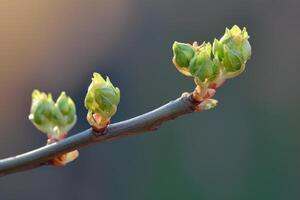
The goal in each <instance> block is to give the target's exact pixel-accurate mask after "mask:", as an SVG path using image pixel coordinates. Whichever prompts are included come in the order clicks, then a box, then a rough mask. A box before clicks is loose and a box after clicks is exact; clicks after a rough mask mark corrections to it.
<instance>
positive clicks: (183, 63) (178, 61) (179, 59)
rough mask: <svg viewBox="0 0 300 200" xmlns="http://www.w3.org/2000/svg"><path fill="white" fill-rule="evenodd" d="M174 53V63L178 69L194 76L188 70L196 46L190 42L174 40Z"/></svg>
mask: <svg viewBox="0 0 300 200" xmlns="http://www.w3.org/2000/svg"><path fill="white" fill-rule="evenodd" d="M173 54H174V57H173V63H174V65H175V67H176V68H177V69H178V71H180V72H181V73H182V74H184V75H186V76H192V74H191V73H190V72H189V70H188V67H189V65H190V61H191V59H192V58H193V57H194V55H195V49H194V47H193V46H192V45H190V44H185V43H180V42H174V44H173Z"/></svg>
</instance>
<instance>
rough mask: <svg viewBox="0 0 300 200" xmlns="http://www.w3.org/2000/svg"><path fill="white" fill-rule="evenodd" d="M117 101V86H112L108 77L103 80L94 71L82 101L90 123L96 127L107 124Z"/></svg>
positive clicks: (115, 108)
mask: <svg viewBox="0 0 300 200" xmlns="http://www.w3.org/2000/svg"><path fill="white" fill-rule="evenodd" d="M119 102H120V90H119V88H117V87H114V86H113V85H112V83H111V82H110V80H109V78H108V77H107V78H106V80H104V79H103V78H102V76H101V75H100V74H99V73H94V74H93V78H92V83H91V84H90V86H89V88H88V92H87V94H86V97H85V102H84V105H85V107H86V109H87V110H88V115H87V120H88V122H89V123H90V125H91V126H93V127H94V128H96V129H101V128H103V127H105V126H107V124H108V123H109V121H110V118H111V117H112V116H113V115H114V114H115V113H116V111H117V106H118V104H119Z"/></svg>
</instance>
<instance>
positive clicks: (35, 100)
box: [29, 90, 77, 139]
mask: <svg viewBox="0 0 300 200" xmlns="http://www.w3.org/2000/svg"><path fill="white" fill-rule="evenodd" d="M29 119H30V120H31V121H32V123H33V124H34V126H35V127H36V128H37V129H39V130H40V131H42V132H43V133H46V134H48V136H49V138H57V139H58V138H61V137H63V136H64V135H65V134H67V132H68V131H69V130H70V129H71V128H72V127H73V126H74V124H75V123H76V119H77V117H76V109H75V104H74V102H73V101H72V99H71V98H70V97H67V96H66V94H65V93H64V92H62V93H61V95H60V97H59V98H58V99H57V101H56V103H54V101H53V99H52V95H51V94H48V95H47V94H46V93H44V92H39V91H38V90H34V91H33V93H32V104H31V110H30V115H29Z"/></svg>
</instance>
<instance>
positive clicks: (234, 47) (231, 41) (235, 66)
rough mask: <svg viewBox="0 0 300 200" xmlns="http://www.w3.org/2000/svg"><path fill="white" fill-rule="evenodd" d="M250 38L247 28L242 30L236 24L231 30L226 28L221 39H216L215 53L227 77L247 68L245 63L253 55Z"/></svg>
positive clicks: (236, 74)
mask: <svg viewBox="0 0 300 200" xmlns="http://www.w3.org/2000/svg"><path fill="white" fill-rule="evenodd" d="M248 39H249V35H248V33H247V30H246V28H243V30H241V29H240V28H239V27H238V26H236V25H235V26H233V27H232V28H231V29H230V30H229V29H228V28H226V30H225V34H224V35H223V37H222V38H221V39H220V41H218V40H217V39H215V40H214V43H213V54H214V56H215V58H216V59H217V60H218V62H220V64H222V66H223V67H224V76H225V78H233V77H235V76H238V75H239V74H241V73H242V72H243V71H244V70H245V64H246V62H247V61H248V60H249V59H250V56H251V46H250V43H249V41H248Z"/></svg>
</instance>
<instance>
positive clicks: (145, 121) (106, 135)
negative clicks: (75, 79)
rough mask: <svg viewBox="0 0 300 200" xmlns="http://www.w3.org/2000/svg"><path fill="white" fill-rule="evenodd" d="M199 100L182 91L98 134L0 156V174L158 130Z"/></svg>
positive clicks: (39, 164)
mask: <svg viewBox="0 0 300 200" xmlns="http://www.w3.org/2000/svg"><path fill="white" fill-rule="evenodd" d="M199 103H200V102H197V101H195V100H194V98H193V97H192V95H191V94H188V95H183V96H182V97H180V98H178V99H176V100H174V101H171V102H169V103H168V104H166V105H164V106H161V107H159V108H157V109H155V110H153V111H150V112H148V113H145V114H143V115H140V116H137V117H134V118H132V119H128V120H125V121H121V122H118V123H114V124H110V125H109V126H108V127H107V128H106V129H105V130H104V131H103V132H102V133H101V134H99V133H96V132H94V131H93V130H92V129H88V130H85V131H83V132H80V133H78V134H75V135H73V136H71V137H68V138H66V139H64V140H62V141H59V142H56V143H53V144H50V145H47V146H44V147H41V148H38V149H35V150H32V151H29V152H27V153H24V154H20V155H17V156H13V157H9V158H6V159H2V160H0V176H5V175H8V174H12V173H16V172H21V171H25V170H29V169H33V168H37V167H40V166H43V165H47V163H48V161H49V160H51V159H53V158H55V157H57V156H59V155H62V154H64V153H67V152H70V151H73V150H76V149H80V148H82V147H85V146H88V145H91V144H95V143H101V142H104V141H109V140H114V139H118V138H121V137H126V136H130V135H134V134H140V133H144V132H148V131H154V130H157V129H158V128H159V126H160V125H161V124H162V123H164V122H165V121H168V120H172V119H175V118H176V117H178V116H181V115H184V114H188V113H192V112H194V111H195V110H196V107H197V105H198V104H199Z"/></svg>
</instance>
